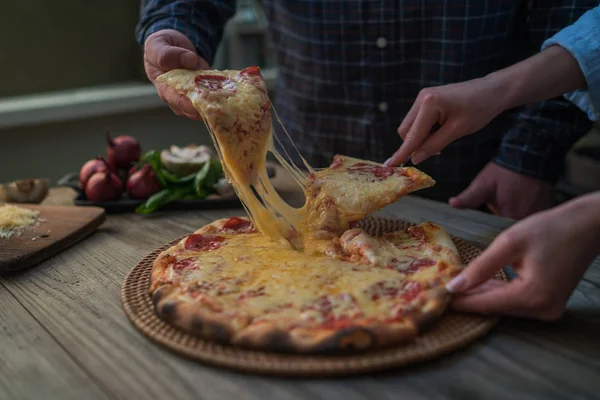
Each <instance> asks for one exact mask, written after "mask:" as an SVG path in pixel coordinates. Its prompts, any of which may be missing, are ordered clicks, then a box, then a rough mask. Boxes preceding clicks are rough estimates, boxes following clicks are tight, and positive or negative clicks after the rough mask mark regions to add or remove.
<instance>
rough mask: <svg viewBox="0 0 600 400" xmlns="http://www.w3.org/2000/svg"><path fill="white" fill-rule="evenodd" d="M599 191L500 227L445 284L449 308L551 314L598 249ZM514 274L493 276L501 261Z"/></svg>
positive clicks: (561, 307)
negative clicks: (450, 295)
mask: <svg viewBox="0 0 600 400" xmlns="http://www.w3.org/2000/svg"><path fill="white" fill-rule="evenodd" d="M599 209H600V194H598V193H596V194H592V195H587V196H584V197H581V198H579V199H576V200H572V201H570V202H568V203H565V204H563V205H561V206H559V207H556V208H554V209H552V210H549V211H544V212H541V213H538V214H536V215H534V216H531V217H529V218H527V219H525V220H523V221H520V222H517V223H516V224H514V225H513V226H511V227H510V228H508V229H507V230H505V231H504V232H502V233H501V234H500V235H499V236H498V237H497V238H496V239H495V240H494V241H493V242H492V244H491V245H490V246H489V247H488V248H487V249H486V250H485V251H484V252H483V253H481V255H480V256H479V257H477V258H476V259H475V260H473V261H472V262H471V263H470V264H469V265H468V266H467V267H466V268H465V269H464V270H463V271H462V272H461V273H460V274H459V275H458V276H457V277H455V278H454V279H453V280H452V281H451V282H449V283H448V285H447V287H448V290H450V291H451V292H453V293H457V294H459V295H458V296H457V297H456V298H455V300H454V301H453V304H452V306H453V308H454V309H456V310H459V311H466V312H476V313H483V314H504V315H513V316H519V317H529V318H536V319H541V320H555V319H557V318H559V317H560V316H561V314H562V313H563V312H564V310H565V307H566V304H567V301H568V299H569V297H570V295H571V293H572V292H573V290H574V289H575V287H576V286H577V283H578V282H579V280H580V279H581V277H582V276H583V274H584V273H585V271H586V269H587V268H588V266H589V265H590V264H591V262H592V261H593V259H594V257H596V256H597V255H598V254H600V250H599V249H600V214H598V210H599ZM509 264H510V265H512V267H513V268H514V269H515V270H516V272H517V273H518V277H517V278H515V279H513V280H512V281H510V282H504V281H498V280H492V279H491V278H492V277H493V275H494V274H495V273H496V271H498V270H499V269H500V268H502V267H504V266H505V265H509Z"/></svg>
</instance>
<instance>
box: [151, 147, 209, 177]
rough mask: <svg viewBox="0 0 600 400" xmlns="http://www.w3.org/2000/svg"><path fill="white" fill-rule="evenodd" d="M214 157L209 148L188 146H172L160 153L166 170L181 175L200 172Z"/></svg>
mask: <svg viewBox="0 0 600 400" xmlns="http://www.w3.org/2000/svg"><path fill="white" fill-rule="evenodd" d="M213 156H214V153H213V151H212V150H211V149H210V148H209V147H208V146H196V145H188V146H186V147H179V146H171V147H170V148H169V149H165V150H163V151H161V153H160V159H161V161H162V163H163V165H164V166H165V168H166V169H167V170H168V171H170V172H173V173H175V174H179V175H189V174H193V173H194V172H198V170H200V168H202V165H203V164H204V163H205V162H207V161H209V160H210V159H211V158H212V157H213Z"/></svg>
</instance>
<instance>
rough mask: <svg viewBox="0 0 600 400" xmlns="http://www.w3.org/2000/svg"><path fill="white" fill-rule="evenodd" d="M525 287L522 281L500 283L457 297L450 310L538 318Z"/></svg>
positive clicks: (538, 314)
mask: <svg viewBox="0 0 600 400" xmlns="http://www.w3.org/2000/svg"><path fill="white" fill-rule="evenodd" d="M527 296H528V289H527V285H526V283H525V282H524V281H522V280H515V281H512V282H501V283H500V284H496V285H494V286H493V287H490V288H488V290H480V291H473V292H468V293H465V294H464V295H460V296H457V297H456V298H455V299H454V300H453V302H452V308H453V309H454V310H456V311H461V312H472V313H478V314H498V315H511V316H515V317H535V318H539V317H540V312H539V311H538V310H537V309H536V308H534V307H531V306H530V304H529V303H530V302H529V301H528V297H527Z"/></svg>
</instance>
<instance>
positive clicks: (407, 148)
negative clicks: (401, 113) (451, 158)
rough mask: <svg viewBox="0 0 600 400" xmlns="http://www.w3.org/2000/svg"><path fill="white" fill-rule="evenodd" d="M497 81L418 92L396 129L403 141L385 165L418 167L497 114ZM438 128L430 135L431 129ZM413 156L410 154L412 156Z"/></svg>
mask: <svg viewBox="0 0 600 400" xmlns="http://www.w3.org/2000/svg"><path fill="white" fill-rule="evenodd" d="M499 104H500V102H499V101H498V88H497V81H495V80H493V79H488V78H482V79H473V80H470V81H466V82H461V83H454V84H450V85H445V86H438V87H432V88H426V89H423V90H421V92H420V93H419V95H418V96H417V99H416V100H415V102H414V104H413V106H412V108H411V109H410V110H409V111H408V114H406V117H405V118H404V120H403V121H402V123H401V124H400V127H398V134H399V135H400V136H401V137H402V139H403V140H404V142H403V143H402V146H400V148H399V149H398V151H396V153H394V155H393V156H392V157H391V158H390V159H389V160H388V161H387V162H386V165H390V166H396V165H399V164H403V163H406V162H407V161H408V160H409V158H411V155H412V162H413V164H415V165H416V164H418V163H420V162H422V161H424V160H426V159H427V158H429V157H431V156H432V155H436V154H438V153H440V152H441V151H442V149H443V148H444V147H446V146H447V145H449V144H450V143H452V142H453V141H455V140H456V139H458V138H460V137H463V136H466V135H469V134H471V133H474V132H476V131H478V130H480V129H481V128H483V127H484V126H485V125H487V124H488V123H489V122H490V121H491V120H492V119H493V118H495V117H496V116H497V115H498V114H500V112H502V107H500V106H499ZM437 125H439V126H440V128H439V129H438V130H437V131H436V132H435V133H433V134H432V135H430V132H431V131H432V129H433V128H434V127H435V126H437ZM413 153H414V154H413Z"/></svg>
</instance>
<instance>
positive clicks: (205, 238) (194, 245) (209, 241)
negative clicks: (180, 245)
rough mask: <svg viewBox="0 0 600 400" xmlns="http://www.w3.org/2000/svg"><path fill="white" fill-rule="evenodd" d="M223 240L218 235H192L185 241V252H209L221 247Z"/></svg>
mask: <svg viewBox="0 0 600 400" xmlns="http://www.w3.org/2000/svg"><path fill="white" fill-rule="evenodd" d="M224 240H225V238H224V237H223V236H218V235H199V234H193V235H190V236H188V238H187V239H186V240H185V244H184V247H185V249H186V250H192V251H210V250H216V249H218V248H219V247H221V243H222V242H223V241H224Z"/></svg>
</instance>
